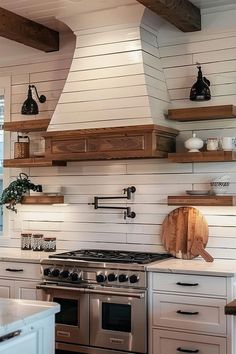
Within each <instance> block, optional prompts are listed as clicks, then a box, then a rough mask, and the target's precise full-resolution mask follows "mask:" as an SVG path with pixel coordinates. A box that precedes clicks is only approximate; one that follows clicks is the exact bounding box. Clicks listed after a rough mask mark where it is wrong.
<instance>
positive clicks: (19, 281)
mask: <svg viewBox="0 0 236 354" xmlns="http://www.w3.org/2000/svg"><path fill="white" fill-rule="evenodd" d="M40 279H41V274H40V264H39V263H26V262H5V261H4V262H0V297H2V298H9V299H25V300H41V299H42V295H41V290H38V289H36V286H37V284H39V283H40Z"/></svg>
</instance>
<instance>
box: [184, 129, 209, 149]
mask: <svg viewBox="0 0 236 354" xmlns="http://www.w3.org/2000/svg"><path fill="white" fill-rule="evenodd" d="M203 145H204V142H203V140H202V139H200V138H197V136H196V133H193V136H192V138H189V139H188V140H186V141H185V143H184V146H185V147H186V149H188V150H189V152H199V149H201V148H202V147H203Z"/></svg>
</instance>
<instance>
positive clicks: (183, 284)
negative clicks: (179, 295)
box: [176, 281, 199, 286]
mask: <svg viewBox="0 0 236 354" xmlns="http://www.w3.org/2000/svg"><path fill="white" fill-rule="evenodd" d="M176 285H181V286H198V285H199V284H198V283H181V282H180V281H178V282H177V283H176Z"/></svg>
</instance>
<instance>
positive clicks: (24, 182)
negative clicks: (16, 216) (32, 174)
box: [0, 173, 42, 213]
mask: <svg viewBox="0 0 236 354" xmlns="http://www.w3.org/2000/svg"><path fill="white" fill-rule="evenodd" d="M29 190H33V191H35V192H42V186H41V185H40V184H38V185H35V184H34V183H32V182H31V181H30V180H29V177H28V176H27V175H26V174H25V173H20V174H19V176H18V177H17V179H16V180H15V181H13V182H11V183H10V184H9V186H8V187H7V188H5V189H4V190H3V192H2V195H1V199H0V204H1V205H3V204H6V208H7V209H9V210H12V211H14V212H15V213H17V209H16V204H17V203H20V202H21V200H22V198H23V196H24V195H25V193H26V192H28V191H29Z"/></svg>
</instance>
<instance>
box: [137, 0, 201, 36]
mask: <svg viewBox="0 0 236 354" xmlns="http://www.w3.org/2000/svg"><path fill="white" fill-rule="evenodd" d="M137 1H138V2H140V3H141V4H143V5H144V6H146V7H147V8H149V9H150V10H151V11H153V12H155V13H156V14H157V15H159V16H161V17H163V18H164V19H165V20H167V21H169V22H170V23H172V25H174V26H176V27H177V28H179V29H180V30H181V31H183V32H193V31H200V30H201V12H200V9H199V8H198V7H196V6H195V5H193V4H192V3H191V2H190V1H188V0H137Z"/></svg>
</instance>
